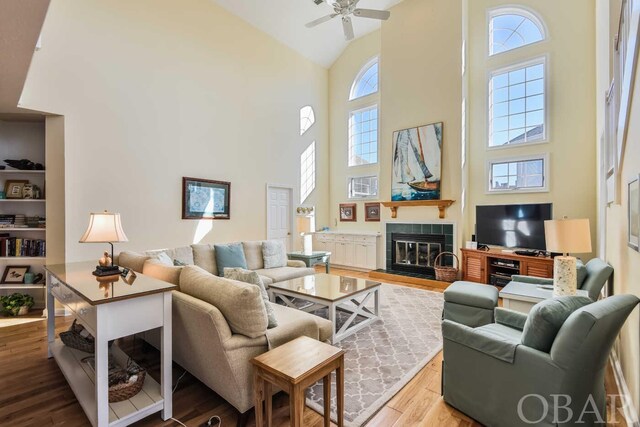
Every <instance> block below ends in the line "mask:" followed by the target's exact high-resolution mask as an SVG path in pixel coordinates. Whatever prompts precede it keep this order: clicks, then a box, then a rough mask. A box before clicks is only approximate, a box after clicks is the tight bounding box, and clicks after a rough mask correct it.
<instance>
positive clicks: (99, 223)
mask: <svg viewBox="0 0 640 427" xmlns="http://www.w3.org/2000/svg"><path fill="white" fill-rule="evenodd" d="M128 241H129V239H127V235H126V234H124V230H123V229H122V223H121V222H120V214H119V213H112V212H107V211H104V212H101V213H92V214H91V215H90V217H89V227H87V231H85V232H84V234H83V235H82V237H81V238H80V243H112V242H128Z"/></svg>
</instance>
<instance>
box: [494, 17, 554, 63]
mask: <svg viewBox="0 0 640 427" xmlns="http://www.w3.org/2000/svg"><path fill="white" fill-rule="evenodd" d="M544 39H545V35H544V27H543V26H542V23H541V22H540V21H539V20H538V19H537V18H536V17H535V16H534V15H533V14H531V13H529V12H526V11H524V10H515V11H514V10H511V11H509V10H505V9H502V10H498V11H496V12H494V13H493V14H492V16H491V21H490V23H489V54H490V55H495V54H498V53H502V52H506V51H509V50H512V49H516V48H519V47H522V46H526V45H529V44H532V43H536V42H539V41H541V40H544Z"/></svg>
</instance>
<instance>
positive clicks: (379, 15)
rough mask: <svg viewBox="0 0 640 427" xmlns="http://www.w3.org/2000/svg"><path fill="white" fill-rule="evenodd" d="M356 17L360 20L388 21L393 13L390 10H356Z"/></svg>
mask: <svg viewBox="0 0 640 427" xmlns="http://www.w3.org/2000/svg"><path fill="white" fill-rule="evenodd" d="M353 14H354V15H355V16H358V17H360V18H372V19H380V20H382V21H386V20H387V19H389V17H390V16H391V12H389V11H388V10H373V9H356V10H354V11H353Z"/></svg>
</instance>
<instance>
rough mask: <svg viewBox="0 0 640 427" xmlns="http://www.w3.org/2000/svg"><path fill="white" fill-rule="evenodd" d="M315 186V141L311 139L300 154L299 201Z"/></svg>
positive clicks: (302, 200) (307, 195)
mask: <svg viewBox="0 0 640 427" xmlns="http://www.w3.org/2000/svg"><path fill="white" fill-rule="evenodd" d="M315 188H316V142H315V141H313V142H312V143H311V145H309V147H307V149H306V150H304V153H302V155H301V156H300V203H304V201H305V200H306V199H307V197H309V195H310V194H311V192H312V191H313V190H314V189H315Z"/></svg>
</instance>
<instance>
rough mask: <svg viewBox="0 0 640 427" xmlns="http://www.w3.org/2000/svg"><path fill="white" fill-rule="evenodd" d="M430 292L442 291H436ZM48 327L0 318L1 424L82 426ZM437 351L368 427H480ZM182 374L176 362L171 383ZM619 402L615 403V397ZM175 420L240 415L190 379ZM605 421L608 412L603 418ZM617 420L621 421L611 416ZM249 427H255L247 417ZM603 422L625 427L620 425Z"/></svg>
mask: <svg viewBox="0 0 640 427" xmlns="http://www.w3.org/2000/svg"><path fill="white" fill-rule="evenodd" d="M332 273H334V274H342V275H348V276H352V277H367V274H366V273H357V272H353V271H349V270H338V269H332ZM430 290H433V291H437V292H442V290H441V289H437V288H432V289H430ZM70 324H71V320H70V319H68V318H57V319H56V329H57V330H59V331H62V330H66V329H67V328H68V327H69V325H70ZM46 341H47V338H46V322H45V321H44V320H42V321H38V322H32V323H27V324H22V325H12V326H8V327H2V319H0V426H5V425H6V426H12V427H14V426H15V427H18V426H34V427H35V426H38V427H42V426H69V427H75V426H88V425H89V422H88V420H87V418H86V417H85V416H84V412H83V411H82V408H81V407H80V405H79V404H78V402H77V401H76V399H75V397H74V395H73V392H72V391H71V389H70V388H69V386H68V385H67V383H66V381H65V379H64V377H63V376H62V373H61V372H60V370H59V369H58V367H57V365H56V363H55V361H53V359H51V360H49V359H47V357H46V354H47V352H46V344H47V343H46ZM119 344H120V345H121V346H122V347H125V349H126V351H127V352H128V353H129V354H131V355H132V357H134V358H135V359H136V361H138V363H140V364H141V365H142V366H144V367H146V368H147V369H148V370H149V372H150V374H151V375H152V376H153V377H154V378H158V377H159V354H158V352H157V351H155V350H149V351H146V352H145V351H143V345H142V343H141V341H140V340H134V339H133V338H127V339H124V340H121V342H120V343H119ZM441 361H442V353H440V354H438V355H437V356H436V357H435V358H434V359H433V360H432V361H431V362H430V363H429V364H428V365H427V366H425V367H424V368H423V369H422V370H421V371H420V372H419V373H418V374H417V375H416V376H415V377H414V378H413V380H411V381H410V382H409V383H408V384H407V385H406V386H405V387H404V388H403V389H402V390H401V391H400V392H398V394H397V395H396V396H395V397H393V398H392V399H391V400H390V401H389V402H388V403H387V404H386V405H385V406H384V407H383V408H382V409H381V410H380V411H379V412H378V413H377V415H375V416H374V417H373V419H372V420H371V421H370V422H369V423H368V424H367V426H369V427H391V426H395V427H398V426H452V427H453V426H478V425H479V424H478V423H476V422H474V421H473V420H471V419H469V418H468V417H466V416H465V415H464V414H462V413H460V412H458V411H456V410H455V409H453V408H451V407H450V406H448V405H447V404H445V403H444V401H443V400H442V398H441V397H440V375H441ZM183 372H184V370H183V369H182V368H181V367H180V366H178V365H175V364H174V369H173V375H174V384H175V381H176V379H177V378H178V377H179V376H180V375H182V373H183ZM612 378H613V374H612V372H611V369H609V371H608V373H607V379H606V386H607V392H608V393H609V394H617V390H616V387H615V382H614V381H613V380H612ZM617 401H620V399H617ZM173 404H174V417H175V418H177V419H179V420H180V421H182V422H183V423H185V424H186V425H187V426H188V427H200V426H202V425H203V423H205V422H206V421H207V420H208V419H209V417H211V416H212V415H219V416H220V417H221V418H222V424H223V426H224V427H232V426H235V423H236V420H237V417H238V414H237V412H236V410H235V409H234V408H233V407H232V406H230V405H229V404H228V403H226V402H225V401H224V400H223V399H222V398H220V397H219V396H218V395H217V394H215V393H214V392H213V391H211V390H210V389H209V388H207V387H206V386H204V385H203V384H202V383H200V382H199V381H198V380H197V379H195V378H194V377H192V376H191V375H190V374H188V373H187V374H185V375H184V377H183V378H182V379H181V380H180V382H179V384H178V387H177V390H176V392H175V394H174V395H173ZM274 408H275V411H274V414H275V418H274V423H273V425H274V426H287V425H288V424H289V420H288V399H287V396H286V395H284V394H279V395H278V396H276V398H275V402H274ZM609 416H610V417H611V416H612V414H609ZM617 419H618V420H619V421H620V420H622V417H621V416H620V415H618V416H617ZM135 425H136V426H178V424H177V423H175V422H174V421H167V422H162V420H161V419H160V417H159V415H158V414H155V415H152V416H149V417H147V418H146V419H144V420H142V421H141V422H138V423H136V424H135ZM248 425H249V426H252V425H254V422H253V417H251V418H250V421H249V423H248ZM322 425H323V424H322V418H321V417H320V415H318V414H317V413H316V412H314V411H312V410H311V409H309V408H307V410H306V411H305V426H312V427H320V426H322ZM609 425H617V426H626V424H624V422H622V423H619V424H613V423H609Z"/></svg>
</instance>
